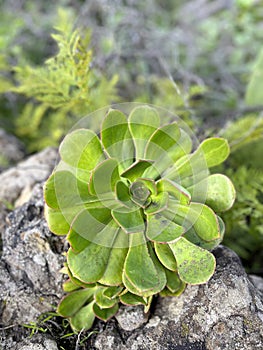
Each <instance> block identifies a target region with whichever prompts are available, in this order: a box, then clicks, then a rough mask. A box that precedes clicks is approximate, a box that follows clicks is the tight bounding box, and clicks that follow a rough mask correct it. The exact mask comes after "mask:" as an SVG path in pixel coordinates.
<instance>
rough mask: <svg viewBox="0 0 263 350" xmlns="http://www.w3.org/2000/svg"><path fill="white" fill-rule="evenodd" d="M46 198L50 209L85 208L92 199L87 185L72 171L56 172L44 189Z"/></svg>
mask: <svg viewBox="0 0 263 350" xmlns="http://www.w3.org/2000/svg"><path fill="white" fill-rule="evenodd" d="M44 198H45V202H46V204H47V205H48V206H49V207H50V208H54V209H61V210H62V209H64V208H69V207H70V208H72V207H76V206H78V207H80V210H81V208H84V203H85V202H86V201H89V200H90V199H91V196H90V194H89V191H88V185H87V183H84V182H83V181H80V180H79V179H77V178H76V177H75V176H74V175H73V174H72V173H71V172H70V171H56V172H54V173H53V174H52V175H51V176H50V177H49V179H48V180H47V182H46V183H45V187H44Z"/></svg>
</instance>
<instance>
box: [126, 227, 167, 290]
mask: <svg viewBox="0 0 263 350" xmlns="http://www.w3.org/2000/svg"><path fill="white" fill-rule="evenodd" d="M124 275H125V276H126V277H127V279H128V280H129V281H130V283H131V284H132V285H133V286H134V287H135V288H136V289H137V290H138V291H140V293H139V294H138V293H136V294H138V295H141V296H145V297H147V296H149V295H153V294H156V293H158V292H159V291H161V290H162V289H163V288H164V286H165V283H166V276H165V272H164V269H163V268H162V267H161V265H160V263H159V262H158V259H157V258H156V256H155V253H154V252H153V251H152V248H151V245H150V244H147V243H146V242H145V238H144V235H143V234H142V233H134V234H133V235H131V236H130V247H129V252H128V254H127V257H126V260H125V264H124ZM123 283H124V284H125V279H124V280H123ZM125 286H126V288H127V289H128V290H129V285H125ZM130 292H133V291H132V290H130Z"/></svg>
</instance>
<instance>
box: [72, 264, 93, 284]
mask: <svg viewBox="0 0 263 350" xmlns="http://www.w3.org/2000/svg"><path fill="white" fill-rule="evenodd" d="M67 274H68V276H69V278H70V280H71V281H72V282H73V283H74V284H76V285H77V286H79V287H80V288H94V287H96V283H84V282H83V281H80V280H79V279H77V278H76V277H74V276H72V273H71V271H70V269H69V268H68V267H67Z"/></svg>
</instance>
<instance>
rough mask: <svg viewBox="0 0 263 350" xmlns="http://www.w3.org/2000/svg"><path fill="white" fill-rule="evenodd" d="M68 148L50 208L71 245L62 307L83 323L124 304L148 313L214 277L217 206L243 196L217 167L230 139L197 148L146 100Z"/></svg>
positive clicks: (53, 182) (220, 230) (109, 117)
mask: <svg viewBox="0 0 263 350" xmlns="http://www.w3.org/2000/svg"><path fill="white" fill-rule="evenodd" d="M59 152H60V157H61V160H60V162H59V164H58V165H57V167H56V169H55V170H54V172H53V174H52V175H51V176H50V178H49V179H48V180H47V182H46V184H45V190H44V196H45V202H46V206H45V215H46V219H47V222H48V225H49V227H50V230H51V231H52V232H54V233H56V234H58V235H67V237H66V238H67V240H68V242H69V244H70V248H69V250H68V252H67V262H66V265H65V268H64V272H66V273H67V274H68V276H69V279H68V281H66V282H65V283H64V290H65V291H66V292H68V294H67V295H66V297H64V299H63V300H62V301H61V302H60V304H59V306H58V312H59V314H61V315H62V316H64V317H67V318H69V320H70V323H71V325H72V328H73V329H74V330H76V331H79V330H81V329H89V328H90V327H91V326H92V324H93V321H94V319H95V317H98V318H100V319H102V320H104V321H106V320H108V319H109V318H110V317H112V316H113V315H114V314H115V313H116V312H117V311H118V307H119V303H122V304H125V305H139V304H141V305H144V308H145V312H147V311H148V310H149V307H150V305H151V301H152V298H153V296H154V295H157V294H159V295H161V296H178V295H180V294H181V293H182V292H183V291H184V289H185V286H186V284H192V285H195V284H201V283H205V282H207V281H208V280H209V279H210V277H211V276H212V275H213V273H214V270H215V264H216V262H215V258H214V256H213V254H212V253H211V252H210V251H211V250H212V249H213V248H215V247H216V246H217V245H218V244H219V243H220V242H221V240H222V238H223V235H224V223H223V221H222V220H221V218H220V217H219V216H218V215H217V214H216V213H220V212H223V211H226V210H228V209H229V208H230V207H231V206H232V204H233V202H234V198H235V190H234V187H233V185H232V183H231V181H230V180H229V179H228V178H227V177H226V176H224V175H221V174H212V175H211V174H210V173H209V168H211V167H214V166H216V165H218V164H220V163H221V162H223V161H224V160H225V159H226V158H227V156H228V154H229V146H228V144H227V141H226V140H224V139H222V138H209V139H206V140H205V141H203V142H202V143H201V144H200V145H199V146H198V147H197V148H195V149H194V150H193V145H192V140H191V137H190V136H189V135H188V133H187V132H186V131H185V130H184V129H183V128H181V127H179V125H178V123H177V122H172V123H170V124H167V125H161V120H160V117H159V115H158V112H157V110H156V109H154V108H152V107H149V106H140V107H136V108H135V109H133V110H132V111H131V113H130V114H129V116H128V117H127V116H126V115H125V114H124V113H122V112H121V111H119V110H116V109H110V110H109V111H108V113H107V114H106V116H105V118H104V120H103V123H102V126H101V131H100V134H99V135H96V133H94V132H93V131H92V130H89V129H77V130H75V131H73V132H71V133H70V134H68V135H67V136H66V137H65V138H64V140H63V142H62V144H61V146H60V149H59Z"/></svg>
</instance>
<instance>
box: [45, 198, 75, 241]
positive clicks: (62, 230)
mask: <svg viewBox="0 0 263 350" xmlns="http://www.w3.org/2000/svg"><path fill="white" fill-rule="evenodd" d="M78 213H79V208H77V207H75V208H67V209H63V213H62V212H61V211H60V210H59V209H52V208H50V207H48V206H47V205H45V218H46V220H47V223H48V227H49V229H50V231H51V232H54V233H55V234H56V235H66V234H67V233H68V232H69V229H70V224H71V222H72V221H73V220H74V218H75V217H76V216H77V215H78Z"/></svg>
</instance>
